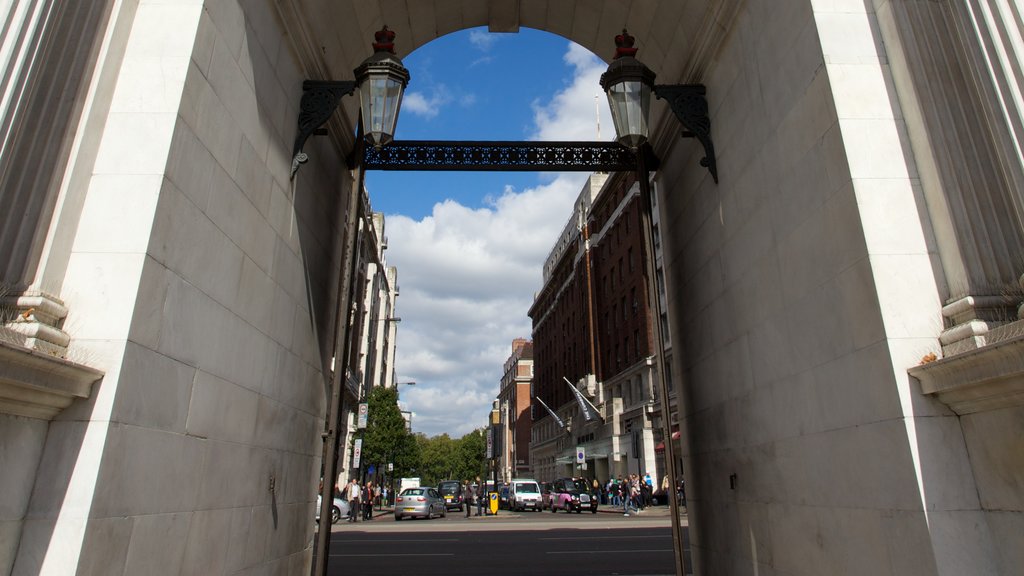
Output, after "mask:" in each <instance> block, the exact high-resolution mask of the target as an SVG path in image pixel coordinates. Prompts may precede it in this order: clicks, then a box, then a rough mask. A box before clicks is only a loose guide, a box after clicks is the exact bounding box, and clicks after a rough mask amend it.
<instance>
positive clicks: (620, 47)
mask: <svg viewBox="0 0 1024 576" xmlns="http://www.w3.org/2000/svg"><path fill="white" fill-rule="evenodd" d="M634 42H636V38H634V37H632V36H630V35H629V32H626V29H625V28H623V29H622V34H619V35H617V36H616V37H615V58H621V57H623V56H629V57H630V58H633V57H635V56H636V52H637V48H634V47H633V43H634Z"/></svg>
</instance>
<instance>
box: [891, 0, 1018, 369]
mask: <svg viewBox="0 0 1024 576" xmlns="http://www.w3.org/2000/svg"><path fill="white" fill-rule="evenodd" d="M891 6H892V14H893V17H894V18H893V21H894V23H895V29H896V30H895V31H896V33H897V34H898V35H899V38H900V45H901V48H902V52H903V57H904V58H905V59H906V70H907V74H908V75H909V78H907V80H909V85H910V87H911V89H912V91H913V96H914V100H915V101H914V102H913V105H911V106H905V108H907V109H908V116H911V117H913V116H918V120H919V121H920V122H921V125H922V127H923V131H924V132H925V138H926V142H927V148H928V149H927V150H926V151H923V150H920V149H917V150H915V153H916V158H917V160H918V162H919V169H920V175H921V180H922V183H923V188H924V193H925V196H926V199H927V203H928V210H929V213H930V216H931V219H932V222H933V225H934V230H935V237H936V242H937V245H938V251H939V258H940V260H941V261H942V264H943V269H944V271H945V276H946V282H947V285H948V297H949V300H948V301H947V306H946V307H945V308H944V309H943V315H944V316H945V317H946V318H947V324H946V327H947V330H946V331H945V333H944V334H943V336H942V343H943V349H944V352H945V353H946V354H947V355H949V354H955V353H957V352H962V351H964V350H968V349H972V348H976V347H978V346H982V345H984V344H985V343H986V339H985V334H986V333H987V332H988V330H989V328H990V327H992V326H994V325H998V324H1002V323H1006V322H1009V321H1012V320H1015V319H1016V311H1015V309H1016V307H1017V305H1018V304H1019V303H1020V300H1021V298H1020V295H1019V290H1017V282H1016V281H1017V278H1018V277H1019V276H1020V273H1021V271H1022V269H1024V202H1022V197H1021V190H1022V187H1024V156H1022V147H1024V146H1022V145H1024V99H1022V97H1021V92H1022V90H1021V88H1022V82H1021V80H1022V77H1021V74H1022V65H1024V59H1022V58H1021V50H1022V47H1024V44H1022V41H1021V36H1022V34H1021V29H1020V26H1019V22H1020V17H1021V14H1020V7H1019V6H1018V5H1017V4H1016V3H1014V2H1011V1H1008V0H968V1H956V2H952V1H949V0H942V1H938V2H936V1H934V0H893V1H892V2H891ZM913 130H914V128H913V127H912V128H911V131H912V132H913Z"/></svg>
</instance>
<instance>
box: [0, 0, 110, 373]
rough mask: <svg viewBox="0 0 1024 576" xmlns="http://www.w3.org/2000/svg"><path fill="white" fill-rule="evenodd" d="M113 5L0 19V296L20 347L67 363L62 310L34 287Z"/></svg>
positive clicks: (27, 2)
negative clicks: (22, 339) (1, 21)
mask: <svg viewBox="0 0 1024 576" xmlns="http://www.w3.org/2000/svg"><path fill="white" fill-rule="evenodd" d="M109 7H110V2H104V1H96V2H56V1H54V0H16V1H14V2H11V3H9V4H8V6H7V8H6V12H3V13H0V16H2V17H3V18H4V20H5V22H6V29H5V30H4V34H3V36H2V41H0V78H2V79H3V84H2V89H0V206H2V207H3V209H2V210H0V254H2V255H3V257H2V258H0V287H2V288H3V289H2V290H0V292H3V294H0V295H2V296H3V298H2V300H3V302H2V304H3V305H4V306H6V307H8V308H10V309H13V310H14V311H15V312H16V316H15V321H14V322H12V323H9V325H8V327H9V328H11V329H13V330H15V331H16V332H17V333H20V334H22V335H23V336H25V342H24V344H25V345H27V346H28V347H30V348H33V349H37V350H41V351H44V352H46V353H48V354H51V355H54V356H63V355H64V353H65V352H66V348H67V344H68V341H69V338H68V336H67V334H65V333H64V332H63V331H62V330H61V325H62V322H63V318H64V316H66V315H67V309H66V308H64V305H63V302H61V301H60V299H59V298H57V297H56V296H55V295H51V294H47V293H46V292H45V291H42V290H40V289H39V287H38V286H37V285H36V284H37V282H38V278H37V270H36V268H37V266H38V264H39V261H40V258H41V256H42V253H43V250H44V245H45V243H46V237H47V233H48V231H49V229H50V220H51V218H52V216H53V214H54V208H55V206H56V204H57V202H58V197H59V195H60V188H61V184H62V182H63V180H64V171H65V168H66V166H67V163H68V156H69V154H70V148H71V140H72V136H73V132H74V129H75V125H76V120H77V118H78V116H79V114H80V113H81V110H82V102H83V98H82V97H81V96H82V92H83V90H84V89H85V87H86V86H87V85H88V84H89V79H90V77H91V74H92V69H93V66H92V64H93V63H94V61H95V53H96V49H97V46H98V43H99V42H98V39H99V37H100V32H101V31H102V26H103V23H104V22H106V20H107V16H108V14H109Z"/></svg>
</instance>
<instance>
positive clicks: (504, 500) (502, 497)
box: [498, 484, 508, 510]
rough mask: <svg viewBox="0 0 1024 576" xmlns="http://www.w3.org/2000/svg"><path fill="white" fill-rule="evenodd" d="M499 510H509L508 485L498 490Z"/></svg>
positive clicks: (503, 485)
mask: <svg viewBox="0 0 1024 576" xmlns="http://www.w3.org/2000/svg"><path fill="white" fill-rule="evenodd" d="M498 508H504V509H505V510H508V484H502V485H501V488H499V489H498Z"/></svg>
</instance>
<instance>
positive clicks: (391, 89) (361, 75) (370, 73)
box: [355, 26, 409, 149]
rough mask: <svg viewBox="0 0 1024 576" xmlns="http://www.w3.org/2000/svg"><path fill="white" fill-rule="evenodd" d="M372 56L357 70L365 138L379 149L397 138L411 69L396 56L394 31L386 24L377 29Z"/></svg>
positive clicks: (360, 109)
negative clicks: (397, 127)
mask: <svg viewBox="0 0 1024 576" xmlns="http://www.w3.org/2000/svg"><path fill="white" fill-rule="evenodd" d="M375 38H376V42H374V43H373V55H372V56H370V57H369V58H367V59H366V60H363V63H362V64H360V65H359V66H358V67H357V68H356V69H355V75H356V84H357V85H358V87H359V111H360V114H361V116H362V119H363V130H364V131H365V133H366V139H367V140H368V141H369V142H370V143H371V144H373V147H374V148H377V149H380V147H381V146H384V145H385V144H387V143H388V142H391V140H393V139H394V137H395V123H396V122H398V109H399V108H400V107H401V106H402V94H403V93H404V92H405V87H406V86H408V85H409V71H408V70H406V68H405V66H403V65H402V61H401V60H399V59H398V56H395V33H394V32H393V31H391V30H388V27H387V26H385V27H384V28H383V29H382V30H381V31H379V32H377V34H376V36H375Z"/></svg>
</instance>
